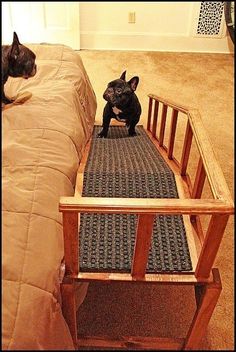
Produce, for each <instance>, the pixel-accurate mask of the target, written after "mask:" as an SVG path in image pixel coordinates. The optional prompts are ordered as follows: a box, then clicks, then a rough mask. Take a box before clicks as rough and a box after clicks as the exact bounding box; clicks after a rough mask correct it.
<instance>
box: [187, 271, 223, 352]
mask: <svg viewBox="0 0 236 352" xmlns="http://www.w3.org/2000/svg"><path fill="white" fill-rule="evenodd" d="M212 274H213V282H210V283H205V284H203V285H202V286H201V287H198V295H200V297H198V299H197V304H198V306H197V309H196V313H195V315H194V318H193V321H192V323H191V326H190V328H189V331H188V334H187V337H186V340H185V344H184V348H183V350H185V351H192V350H197V349H198V346H199V343H200V342H201V339H202V338H203V336H204V334H205V331H206V329H207V325H208V323H209V321H210V319H211V316H212V314H213V311H214V309H215V306H216V304H217V302H218V299H219V296H220V293H221V290H222V286H221V280H220V274H219V271H218V269H212Z"/></svg>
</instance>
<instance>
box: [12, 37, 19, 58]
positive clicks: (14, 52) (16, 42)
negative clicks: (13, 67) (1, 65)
mask: <svg viewBox="0 0 236 352" xmlns="http://www.w3.org/2000/svg"><path fill="white" fill-rule="evenodd" d="M19 45H20V41H19V38H18V36H17V34H16V32H14V34H13V42H12V45H11V52H10V57H11V58H12V59H15V60H16V59H17V57H18V55H19V53H20V48H19Z"/></svg>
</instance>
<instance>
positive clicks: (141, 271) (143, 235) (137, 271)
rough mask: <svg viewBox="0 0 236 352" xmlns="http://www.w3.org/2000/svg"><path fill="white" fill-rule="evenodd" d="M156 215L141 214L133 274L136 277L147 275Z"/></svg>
mask: <svg viewBox="0 0 236 352" xmlns="http://www.w3.org/2000/svg"><path fill="white" fill-rule="evenodd" d="M154 217H155V215H146V214H144V215H139V217H138V226H137V232H136V239H135V247H134V255H133V263H132V271H131V275H132V276H133V278H134V279H140V278H142V277H144V276H145V272H146V266H147V261H148V254H149V248H150V243H151V238H152V231H153V222H154Z"/></svg>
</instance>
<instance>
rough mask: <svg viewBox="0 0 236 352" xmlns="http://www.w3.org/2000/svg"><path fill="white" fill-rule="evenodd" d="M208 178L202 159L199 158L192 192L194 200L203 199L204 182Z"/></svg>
mask: <svg viewBox="0 0 236 352" xmlns="http://www.w3.org/2000/svg"><path fill="white" fill-rule="evenodd" d="M205 178H206V172H205V169H204V166H203V163H202V158H201V157H200V158H199V161H198V167H197V173H196V177H195V181H194V185H193V190H192V198H201V194H202V190H203V186H204V182H205Z"/></svg>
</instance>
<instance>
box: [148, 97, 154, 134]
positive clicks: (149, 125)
mask: <svg viewBox="0 0 236 352" xmlns="http://www.w3.org/2000/svg"><path fill="white" fill-rule="evenodd" d="M152 100H153V99H152V98H149V106H148V119H147V130H148V131H150V130H151V128H150V127H151V117H152Z"/></svg>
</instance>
